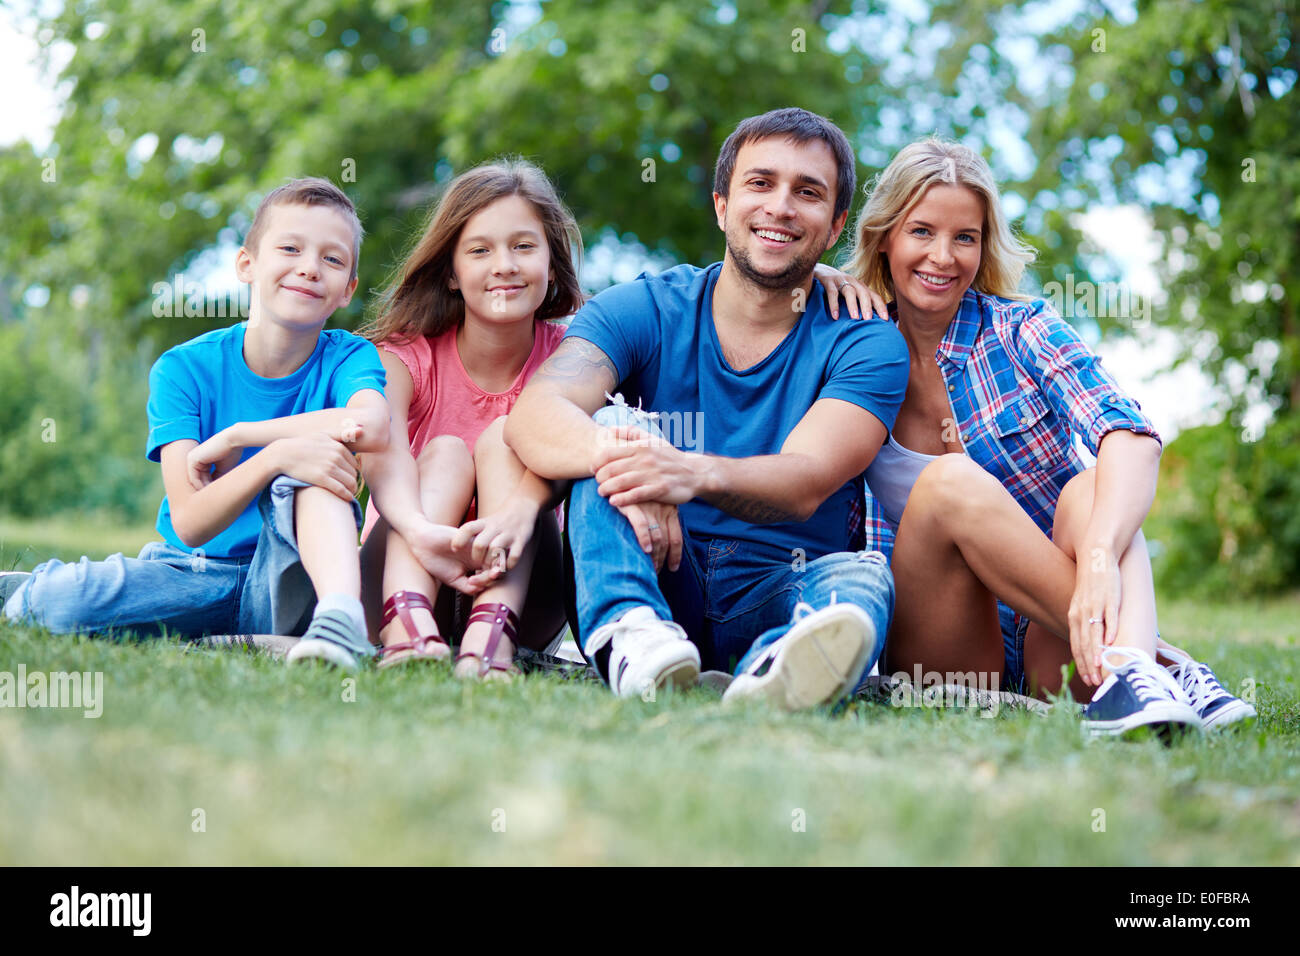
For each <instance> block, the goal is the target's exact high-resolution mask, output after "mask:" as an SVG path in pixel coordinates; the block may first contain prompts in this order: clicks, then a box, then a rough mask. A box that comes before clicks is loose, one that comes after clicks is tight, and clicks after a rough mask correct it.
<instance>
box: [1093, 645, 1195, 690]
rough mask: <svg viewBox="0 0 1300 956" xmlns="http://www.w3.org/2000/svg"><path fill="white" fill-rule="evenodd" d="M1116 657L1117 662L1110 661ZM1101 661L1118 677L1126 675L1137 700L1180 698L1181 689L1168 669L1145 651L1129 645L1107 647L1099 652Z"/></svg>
mask: <svg viewBox="0 0 1300 956" xmlns="http://www.w3.org/2000/svg"><path fill="white" fill-rule="evenodd" d="M1112 657H1113V658H1116V659H1117V661H1118V662H1115V661H1112V660H1111V658H1112ZM1101 660H1102V663H1103V664H1105V665H1106V666H1107V667H1109V668H1110V669H1111V670H1112V671H1113V672H1114V673H1115V675H1116V677H1118V676H1119V675H1121V674H1125V675H1128V677H1129V683H1130V684H1131V686H1132V687H1133V691H1134V693H1135V694H1137V696H1138V699H1139V700H1144V701H1145V700H1163V699H1167V698H1169V697H1172V698H1173V699H1174V700H1181V699H1182V697H1183V689H1182V688H1181V687H1179V686H1178V682H1177V681H1175V680H1174V678H1173V676H1172V675H1171V674H1170V673H1169V671H1167V670H1165V669H1164V668H1163V667H1161V666H1160V665H1159V664H1157V663H1156V662H1155V661H1153V660H1152V659H1151V658H1150V656H1148V655H1147V654H1146V653H1144V652H1142V651H1139V650H1136V649H1135V648H1131V647H1108V648H1106V649H1105V650H1104V651H1102V652H1101Z"/></svg>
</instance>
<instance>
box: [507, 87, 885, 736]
mask: <svg viewBox="0 0 1300 956" xmlns="http://www.w3.org/2000/svg"><path fill="white" fill-rule="evenodd" d="M855 180H856V176H855V173H854V162H853V151H852V149H851V148H850V146H849V144H848V141H847V140H846V139H845V137H844V134H843V133H842V132H841V131H840V130H839V129H838V128H837V127H835V126H834V124H832V123H831V122H829V121H828V120H826V119H824V118H822V117H820V116H817V115H815V114H813V113H809V112H807V111H806V110H801V109H783V110H775V111H773V112H770V113H766V114H764V115H762V116H756V117H751V118H750V119H747V120H745V121H744V122H742V123H741V124H740V125H739V126H738V127H737V128H736V130H735V131H734V132H733V133H732V134H731V136H730V137H728V139H727V141H726V143H725V144H724V145H723V147H722V151H721V153H720V154H719V156H718V164H717V168H716V170H715V174H714V193H713V201H714V208H715V212H716V215H717V222H718V227H719V228H720V229H722V231H723V232H724V234H725V236H726V247H727V248H726V256H725V258H724V259H723V261H722V262H721V263H714V264H713V265H711V266H709V267H708V268H707V269H699V268H696V267H693V266H679V267H677V268H674V269H670V270H669V271H667V272H665V273H663V274H662V275H659V276H653V277H651V276H645V275H643V276H641V277H639V278H638V279H637V280H636V281H634V282H631V283H627V284H624V285H621V286H616V287H614V288H612V289H608V290H606V291H605V292H603V293H601V294H600V295H598V296H596V297H595V298H594V299H592V300H591V301H590V302H589V303H588V304H587V305H586V306H584V307H583V308H582V309H581V310H580V311H579V312H578V314H577V315H576V316H575V318H574V320H573V323H572V325H571V326H570V328H569V332H568V335H567V336H566V337H565V339H564V341H563V342H562V343H561V345H560V347H559V349H558V350H557V351H556V352H555V354H554V355H552V356H551V358H550V359H549V360H548V361H547V362H546V364H544V365H543V366H542V367H541V369H539V370H538V372H537V373H536V374H535V375H534V376H533V378H532V379H531V380H530V382H529V383H528V385H527V387H526V388H525V389H524V392H523V394H522V395H521V396H520V398H519V401H518V403H517V405H516V406H515V408H514V410H513V412H512V413H511V415H510V417H509V419H508V421H507V423H506V441H507V443H508V444H510V445H511V447H512V448H514V450H515V451H516V453H517V454H518V455H519V457H520V459H522V461H523V462H524V464H525V465H527V466H528V468H529V469H530V470H532V471H533V472H535V473H536V474H538V475H541V476H543V477H545V478H550V479H564V478H567V479H575V483H574V485H573V491H572V494H571V497H570V503H569V513H568V514H569V518H568V531H569V543H570V546H571V548H572V555H573V561H574V570H575V586H576V605H577V617H578V620H577V631H578V633H577V635H576V636H577V637H578V639H579V643H580V646H581V647H582V648H583V651H584V653H585V654H586V655H587V657H588V658H589V659H591V660H592V661H593V662H594V663H595V664H596V666H597V667H598V668H600V669H601V671H602V673H604V674H606V675H607V679H608V681H609V684H610V687H611V689H612V690H613V691H614V692H615V693H616V694H619V695H621V696H633V695H639V694H644V693H646V692H647V691H648V689H649V688H651V687H662V686H666V685H669V684H671V685H675V686H679V687H680V686H687V685H690V684H692V683H694V682H695V681H696V680H697V678H698V676H699V672H700V669H701V666H703V667H704V668H706V669H710V670H712V669H725V670H728V671H733V670H734V672H735V674H736V679H735V680H734V681H733V682H732V683H731V685H730V687H729V688H728V689H727V692H726V695H725V697H724V700H725V701H731V700H735V699H738V698H744V697H763V698H766V699H768V700H769V701H771V702H772V703H774V704H776V705H777V706H780V707H783V708H786V709H789V710H796V709H801V708H806V707H815V706H818V705H821V704H827V703H832V702H834V701H836V700H838V699H840V698H841V697H843V696H844V695H845V694H848V693H849V692H851V691H852V690H853V689H854V687H856V686H857V684H858V683H859V682H860V680H861V679H862V677H863V676H864V675H865V673H866V672H867V671H868V670H869V669H870V667H871V665H872V663H873V662H874V661H875V659H876V658H877V657H878V656H879V654H880V651H881V649H882V646H883V643H884V637H885V634H886V632H887V630H888V627H889V618H890V615H891V613H892V609H893V579H892V577H891V576H890V573H889V570H888V567H887V565H886V563H885V559H884V556H883V555H880V554H878V553H874V552H873V553H870V554H865V553H859V554H854V553H851V552H846V551H845V548H847V547H849V545H850V542H851V539H852V538H853V537H854V535H855V531H854V529H855V527H856V526H859V525H860V514H861V504H862V484H861V478H860V476H861V474H862V472H863V471H865V470H866V467H867V466H868V465H869V464H870V463H871V460H872V458H873V457H874V456H875V454H876V452H877V450H878V449H879V448H880V446H881V444H882V443H883V442H884V440H885V436H886V435H887V434H888V429H889V428H890V427H891V426H892V425H893V421H894V416H895V415H896V414H897V411H898V407H899V405H900V404H901V402H902V399H903V394H904V391H905V389H906V383H907V349H906V346H905V344H904V342H903V340H902V337H901V335H900V334H899V333H898V331H897V329H896V328H895V327H894V326H893V325H892V324H890V323H887V322H853V323H848V322H832V321H831V319H830V318H829V316H828V315H827V311H826V303H825V301H824V300H823V298H822V296H821V294H820V290H819V293H818V294H817V295H815V296H812V295H810V293H811V290H812V288H813V267H814V266H815V265H816V263H817V261H818V259H819V258H820V257H821V256H822V254H823V253H824V252H825V251H826V250H827V249H829V248H830V247H831V246H832V245H833V244H834V243H835V241H836V239H837V238H838V237H839V235H840V232H841V230H842V229H843V228H844V224H845V220H846V218H847V216H848V209H849V205H850V202H851V201H852V197H853V193H854V187H855V184H856V183H855ZM616 388H617V389H619V390H620V392H621V394H623V395H627V396H629V397H630V398H631V399H632V400H634V401H635V402H636V403H637V406H638V407H637V408H636V409H633V408H631V407H630V406H628V405H626V404H624V403H623V402H622V401H621V399H620V400H619V401H617V402H616V404H614V405H611V406H609V407H606V408H601V406H602V405H603V403H604V400H605V397H606V395H607V394H608V393H610V392H613V391H614V390H615V389H616ZM593 413H594V418H593ZM647 413H648V414H647ZM665 428H667V429H668V430H670V431H673V432H674V433H675V434H674V435H673V436H672V437H673V438H674V439H675V440H676V445H674V444H673V443H671V442H670V441H666V440H664V439H665V437H666V436H665V435H664V431H665ZM677 446H686V447H691V448H692V449H693V450H691V451H686V450H683V449H682V448H681V447H677ZM665 565H666V567H665ZM661 569H662V571H663V573H662V574H660V573H659V572H660V571H661Z"/></svg>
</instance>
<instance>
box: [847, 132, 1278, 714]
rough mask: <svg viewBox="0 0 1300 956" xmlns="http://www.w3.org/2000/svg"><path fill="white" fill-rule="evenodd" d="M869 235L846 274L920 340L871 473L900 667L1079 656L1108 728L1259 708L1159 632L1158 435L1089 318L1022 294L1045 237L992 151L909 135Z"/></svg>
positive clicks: (1041, 688) (1041, 662)
mask: <svg viewBox="0 0 1300 956" xmlns="http://www.w3.org/2000/svg"><path fill="white" fill-rule="evenodd" d="M855 238H856V246H855V249H854V254H853V259H852V261H851V263H850V264H849V267H848V272H849V273H850V274H851V275H853V276H855V277H857V278H858V279H860V280H861V281H862V282H864V283H865V284H866V285H867V286H869V287H871V288H873V289H875V290H877V291H879V292H881V293H882V294H884V295H885V296H887V297H890V298H892V299H893V304H892V305H891V315H892V316H893V318H894V319H895V320H896V321H897V323H898V327H899V330H900V331H901V332H902V333H903V335H904V337H905V338H906V339H907V343H908V349H909V352H910V354H911V366H910V370H909V376H910V377H909V381H908V387H907V394H906V397H905V399H904V401H903V406H902V408H901V410H900V411H899V414H898V419H897V421H896V423H895V426H894V430H893V432H892V433H891V434H890V435H889V436H888V438H887V440H886V443H885V446H884V447H883V448H882V449H881V451H880V454H879V455H877V457H876V459H875V461H874V462H873V463H872V465H871V468H870V469H869V470H868V472H867V480H868V483H869V485H870V486H871V490H872V493H873V494H874V495H875V497H876V505H877V511H878V515H879V513H880V512H883V518H884V519H885V522H887V524H882V523H881V522H880V521H877V522H876V527H877V528H880V529H883V531H884V533H885V536H886V537H887V536H888V534H889V532H895V533H896V543H895V545H894V548H893V561H892V566H893V570H894V575H895V580H896V584H897V605H896V609H895V616H894V622H893V625H892V627H891V629H890V634H889V641H888V644H887V645H886V655H887V657H888V666H889V668H890V669H891V670H895V671H906V672H908V673H911V672H912V670H913V669H914V668H920V669H922V670H927V671H937V672H940V673H953V672H955V673H969V672H971V671H975V672H985V673H999V674H1000V675H1001V677H1002V683H1003V686H1004V687H1006V688H1008V689H1016V690H1020V689H1022V688H1023V687H1025V686H1027V687H1028V688H1030V689H1031V690H1032V691H1033V692H1035V693H1038V694H1045V693H1047V692H1051V691H1055V690H1057V689H1058V688H1059V686H1060V683H1061V670H1062V665H1063V664H1067V663H1069V662H1070V660H1071V658H1073V660H1074V662H1075V664H1076V665H1077V675H1076V676H1075V678H1074V679H1073V681H1072V682H1071V689H1072V690H1073V692H1074V694H1075V697H1076V699H1080V700H1088V699H1089V698H1091V702H1090V703H1089V704H1088V706H1087V707H1086V708H1085V711H1084V717H1085V724H1086V725H1087V727H1088V729H1089V730H1090V731H1091V732H1092V733H1094V734H1101V733H1123V732H1125V731H1128V730H1131V729H1134V728H1137V727H1142V726H1148V725H1154V726H1155V727H1156V728H1158V729H1161V730H1168V729H1169V728H1171V727H1174V726H1184V727H1185V726H1192V727H1200V726H1211V725H1222V724H1227V723H1231V722H1234V721H1237V720H1241V719H1243V718H1246V717H1253V716H1254V709H1253V708H1252V707H1251V706H1250V705H1249V704H1246V703H1245V702H1243V701H1240V700H1238V699H1237V698H1235V697H1233V696H1232V695H1230V694H1228V693H1227V692H1226V691H1225V690H1224V689H1223V688H1222V687H1221V686H1220V685H1219V683H1218V681H1217V680H1216V679H1215V678H1214V675H1213V674H1212V673H1211V672H1210V670H1209V668H1208V667H1206V666H1205V665H1203V664H1199V663H1196V662H1194V661H1192V660H1191V659H1190V658H1189V657H1188V656H1187V655H1185V654H1184V653H1182V652H1181V651H1178V650H1177V649H1175V648H1173V647H1171V646H1170V645H1168V644H1166V643H1164V642H1163V641H1159V638H1158V635H1157V632H1156V608H1155V597H1154V594H1153V590H1152V580H1151V565H1150V561H1149V558H1148V554H1147V547H1146V541H1145V539H1144V538H1143V536H1142V531H1141V524H1142V521H1143V519H1144V518H1145V517H1146V514H1147V511H1148V509H1149V508H1150V507H1151V502H1152V499H1153V497H1154V495H1155V487H1156V474H1157V468H1158V465H1159V461H1160V450H1161V446H1160V440H1159V437H1158V436H1157V435H1156V433H1155V430H1154V429H1153V428H1152V426H1151V423H1150V421H1148V420H1147V418H1146V416H1145V415H1143V414H1142V412H1141V409H1140V407H1139V406H1138V404H1137V402H1135V401H1133V400H1132V399H1131V398H1129V396H1127V395H1126V394H1124V392H1123V391H1122V390H1121V389H1120V388H1119V386H1118V385H1117V384H1116V383H1115V381H1114V380H1113V379H1112V378H1111V377H1110V375H1109V374H1108V373H1107V372H1106V370H1105V369H1103V368H1102V367H1101V365H1100V363H1099V361H1098V359H1097V358H1096V356H1095V355H1093V353H1092V352H1091V351H1090V350H1089V349H1088V348H1087V346H1086V345H1084V343H1083V342H1082V340H1081V339H1080V338H1079V336H1078V335H1077V334H1076V333H1075V332H1074V330H1073V329H1072V328H1071V327H1070V326H1069V325H1068V324H1066V323H1065V322H1064V321H1063V320H1062V319H1061V318H1060V317H1059V316H1058V315H1057V314H1056V313H1055V311H1053V309H1052V308H1051V307H1050V306H1049V305H1048V304H1047V303H1046V302H1044V301H1041V300H1035V301H1030V300H1028V299H1027V298H1025V297H1024V296H1020V295H1017V293H1016V289H1017V286H1018V285H1019V282H1020V278H1021V275H1022V274H1023V272H1024V268H1025V266H1026V265H1027V264H1028V263H1029V262H1032V261H1033V259H1034V252H1033V250H1032V249H1030V248H1029V247H1028V246H1025V245H1024V244H1022V243H1021V242H1020V241H1018V240H1017V239H1016V238H1014V237H1013V236H1012V234H1011V231H1010V229H1009V228H1008V225H1007V223H1006V220H1005V219H1004V218H1003V215H1002V211H1001V205H1000V201H999V196H998V191H997V187H996V185H995V184H994V181H993V176H992V172H991V170H990V169H989V167H988V164H987V163H986V162H985V161H984V160H983V159H982V158H981V157H980V156H979V155H977V154H976V153H975V152H973V151H972V150H970V149H968V148H966V147H964V146H959V145H956V144H951V143H944V142H940V141H938V140H935V139H929V140H925V141H923V142H918V143H913V144H912V145H911V146H908V147H907V148H905V149H904V150H902V151H901V152H900V153H899V154H898V156H896V157H895V158H894V160H893V162H891V163H890V165H889V167H888V168H887V169H886V170H885V172H884V173H883V174H881V176H880V177H879V179H878V180H877V182H876V183H875V185H874V187H873V188H872V190H871V192H870V195H869V197H868V200H867V203H866V206H865V207H864V209H863V211H862V213H861V215H860V216H859V219H858V223H857V228H856V237H855ZM1072 433H1074V434H1077V435H1079V436H1080V437H1081V438H1082V439H1083V441H1084V443H1085V444H1086V445H1087V446H1088V448H1089V450H1090V451H1091V452H1092V453H1093V454H1094V455H1096V456H1097V464H1096V466H1095V467H1094V468H1086V469H1085V468H1084V465H1083V462H1082V461H1081V460H1080V458H1079V457H1078V455H1077V454H1076V453H1075V451H1074V449H1073V447H1072ZM882 544H887V542H885V541H878V542H875V546H877V547H880V546H881V545H882ZM868 546H869V547H870V546H871V545H870V544H869V545H868ZM1004 601H1005V602H1006V603H1005V604H1004V603H1002V602H1004ZM1008 605H1009V606H1008ZM1012 608H1015V610H1014V611H1013V610H1012ZM1067 641H1068V643H1067ZM1157 643H1159V653H1160V654H1161V655H1162V656H1164V657H1166V658H1167V659H1169V660H1170V661H1172V662H1173V665H1174V666H1173V668H1172V670H1173V673H1172V674H1171V673H1170V671H1168V670H1166V669H1165V668H1162V667H1159V666H1158V665H1157V664H1156V663H1155V661H1154V660H1153V657H1154V655H1155V654H1156V651H1157Z"/></svg>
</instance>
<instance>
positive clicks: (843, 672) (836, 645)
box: [722, 603, 876, 711]
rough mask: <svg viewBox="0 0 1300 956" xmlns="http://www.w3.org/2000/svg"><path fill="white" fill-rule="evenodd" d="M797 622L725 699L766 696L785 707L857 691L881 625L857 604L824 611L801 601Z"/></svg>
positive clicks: (791, 708) (828, 701)
mask: <svg viewBox="0 0 1300 956" xmlns="http://www.w3.org/2000/svg"><path fill="white" fill-rule="evenodd" d="M794 617H795V623H794V626H793V627H791V628H790V630H789V631H788V632H786V634H785V636H784V637H782V638H781V639H780V640H779V641H777V642H776V643H774V644H772V645H771V647H769V648H767V653H766V654H763V655H762V656H760V657H759V658H758V660H756V661H754V663H753V664H751V665H750V666H749V667H747V668H746V669H745V672H744V673H743V674H741V675H739V676H738V677H737V678H736V679H735V680H734V681H732V682H731V686H730V687H728V688H727V692H726V693H725V694H723V695H722V702H723V703H724V704H728V703H733V702H735V701H737V700H742V699H746V698H761V699H765V700H767V701H768V702H769V703H770V704H772V705H773V706H776V707H780V708H781V709H783V710H788V711H796V710H807V709H808V708H811V707H820V706H822V705H823V704H833V703H835V702H836V701H838V700H839V699H840V698H842V697H844V696H845V695H846V694H849V693H852V691H853V688H854V687H855V686H857V683H858V680H859V679H860V678H861V677H862V672H863V671H864V670H865V669H866V667H867V660H868V658H869V657H870V656H871V651H872V650H873V649H874V648H875V646H876V629H875V627H874V625H872V623H871V618H869V617H868V616H867V613H866V612H865V611H864V610H862V608H860V607H858V606H857V605H855V604H832V605H830V606H829V607H824V608H822V609H821V610H820V611H814V610H813V609H812V608H811V607H810V606H809V605H807V604H803V603H800V604H798V605H796V606H795V609H794Z"/></svg>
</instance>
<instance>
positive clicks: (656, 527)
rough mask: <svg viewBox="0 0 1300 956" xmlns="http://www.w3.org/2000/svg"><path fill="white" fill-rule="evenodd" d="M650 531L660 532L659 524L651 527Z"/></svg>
mask: <svg viewBox="0 0 1300 956" xmlns="http://www.w3.org/2000/svg"><path fill="white" fill-rule="evenodd" d="M650 530H651V531H658V530H659V526H658V525H657V524H652V525H651V526H650Z"/></svg>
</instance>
